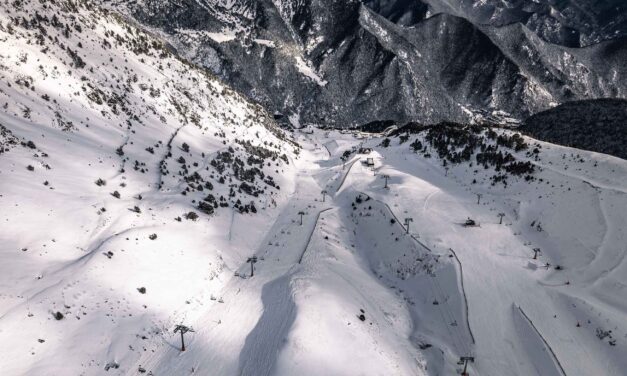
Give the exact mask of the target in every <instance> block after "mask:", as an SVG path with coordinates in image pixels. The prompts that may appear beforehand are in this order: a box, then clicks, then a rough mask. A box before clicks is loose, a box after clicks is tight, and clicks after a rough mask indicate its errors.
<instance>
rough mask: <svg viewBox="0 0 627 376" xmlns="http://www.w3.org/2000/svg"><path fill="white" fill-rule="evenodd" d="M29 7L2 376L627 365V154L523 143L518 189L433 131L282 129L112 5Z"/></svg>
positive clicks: (2, 316)
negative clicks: (454, 155)
mask: <svg viewBox="0 0 627 376" xmlns="http://www.w3.org/2000/svg"><path fill="white" fill-rule="evenodd" d="M20 4H21V5H20ZM20 4H18V5H16V6H14V7H9V6H7V5H4V6H2V7H1V8H0V9H1V11H2V12H1V14H0V15H1V18H0V24H1V26H2V27H0V45H1V46H2V50H3V51H4V52H3V53H2V55H1V57H0V63H1V66H0V76H1V77H2V80H1V81H0V96H2V109H1V110H0V223H1V225H0V355H1V356H0V370H1V373H2V374H3V375H41V374H44V375H48V374H51V375H77V374H78V375H102V374H112V375H137V374H153V375H187V374H198V375H295V374H298V375H451V374H459V373H460V371H461V369H462V365H460V364H459V363H458V361H459V360H460V357H463V356H470V357H473V358H474V362H471V363H469V364H468V367H469V368H468V370H469V372H470V374H471V375H569V376H572V375H624V374H625V372H624V369H626V367H627V360H626V359H625V357H624V356H623V354H624V353H625V350H627V343H626V338H627V321H626V320H625V316H626V315H627V304H626V303H625V302H626V301H627V299H626V298H627V290H626V289H625V286H626V285H627V280H626V277H625V276H626V275H627V270H626V268H627V266H626V265H625V262H624V259H625V252H626V251H627V249H626V246H625V245H626V244H627V239H626V237H627V234H626V233H625V224H626V223H627V218H626V217H627V212H626V211H625V210H624V208H625V207H627V180H626V179H625V176H627V162H625V161H624V160H621V159H618V158H613V157H609V156H606V155H602V154H596V153H590V152H584V151H580V150H575V149H570V148H566V147H561V146H557V145H552V144H548V143H543V142H539V141H536V140H532V139H528V138H525V141H526V142H527V143H528V144H529V145H530V149H531V148H537V149H538V152H537V153H531V152H530V149H529V150H519V151H511V150H510V151H511V152H512V154H513V155H514V157H515V158H516V160H518V161H521V162H529V163H530V164H532V165H533V166H534V168H535V170H534V172H533V173H532V174H531V175H532V176H531V178H529V179H526V178H525V177H523V176H519V177H516V176H513V175H512V176H508V177H507V184H504V183H502V182H500V181H499V180H496V182H495V180H494V178H493V177H494V174H495V173H500V172H495V171H494V170H493V169H492V167H490V166H487V165H486V168H484V167H483V166H481V165H480V164H477V162H476V154H473V155H472V158H470V159H469V161H470V162H469V161H466V162H461V163H450V162H446V163H445V162H444V160H443V157H441V156H440V155H439V154H438V151H437V150H435V148H434V147H433V145H431V144H429V137H428V136H427V133H424V132H423V133H421V132H416V133H403V132H402V130H401V132H400V133H396V132H397V131H393V132H391V133H390V134H395V135H388V136H387V137H386V136H384V135H377V134H373V135H367V134H363V133H359V132H355V133H350V132H339V131H329V130H318V129H314V130H313V131H312V132H308V133H305V132H300V131H298V130H294V131H286V130H282V129H280V128H279V127H278V126H277V125H276V124H275V123H274V121H273V120H272V118H271V116H270V115H269V114H267V113H266V112H265V111H264V110H263V109H262V108H260V107H259V106H257V105H255V104H252V103H250V102H249V101H248V100H247V99H246V98H244V97H243V96H241V95H239V94H238V93H237V92H235V91H233V90H231V89H230V88H228V87H227V86H225V85H224V84H222V83H221V82H219V80H217V79H216V78H215V77H212V76H210V75H208V74H207V73H206V72H204V71H201V70H197V69H196V68H194V67H193V66H190V65H189V64H188V63H186V62H185V61H182V60H180V59H179V58H177V57H176V56H175V55H173V54H172V53H171V52H170V51H168V48H167V46H165V45H163V44H162V43H161V42H160V41H159V40H157V39H155V38H154V37H153V36H151V35H149V34H146V33H144V32H143V31H141V30H138V29H136V28H135V27H134V26H132V25H129V24H127V23H126V22H125V21H124V20H123V19H121V18H120V17H118V16H116V15H114V14H111V13H109V12H106V11H103V10H100V9H98V8H97V7H96V8H92V7H89V6H87V5H89V4H87V5H85V4H82V3H81V4H78V3H74V2H71V1H57V2H55V3H50V4H45V5H44V4H42V3H39V2H34V1H31V2H22V3H20ZM35 11H36V13H35ZM42 30H44V31H42ZM79 43H80V46H79ZM68 48H69V49H70V51H71V52H68ZM488 132H489V131H488V130H485V129H482V130H479V131H478V133H477V135H478V137H486V139H489V137H488V136H487V135H488ZM493 132H496V133H495V135H496V134H498V135H505V136H511V135H512V134H513V132H512V131H508V130H500V129H496V130H493ZM490 140H491V141H487V142H488V143H489V144H490V143H491V144H490V145H492V144H493V143H494V141H493V140H492V139H490ZM416 141H420V145H424V148H423V147H420V148H418V147H414V146H411V145H418V143H417V142H416ZM484 146H485V145H484ZM360 147H366V148H372V150H373V151H372V152H371V153H370V154H367V155H365V154H359V153H358V152H357V151H358V149H359V148H360ZM461 148H462V147H461V146H460V150H461ZM419 149H420V150H419ZM506 149H507V148H506V147H501V150H506ZM508 150H509V149H508ZM347 151H348V153H346V154H345V152H347ZM474 153H476V151H475V152H474ZM367 158H372V159H373V162H374V166H371V167H369V166H367V165H366V164H365V163H364V162H365V161H366V159H367ZM501 172H502V171H501ZM384 176H388V182H387V187H385V178H384ZM322 191H326V195H324V199H323V194H322ZM478 194H480V195H481V196H477V195H478ZM478 199H479V200H478ZM300 212H302V213H303V214H302V224H301V216H300V215H299V213H300ZM499 213H503V214H504V216H503V221H502V223H499V222H500V217H499V216H498V214H499ZM406 218H411V221H410V222H408V225H407V223H405V220H406ZM468 218H472V219H473V220H475V222H476V225H475V226H464V223H465V221H466V220H467V219H468ZM534 248H538V249H540V251H541V252H540V254H539V256H538V258H537V259H534V258H533V256H534V251H533V249H534ZM252 256H256V257H257V262H256V263H255V264H254V265H253V267H254V276H252V277H251V276H250V271H251V265H250V263H248V262H247V260H248V259H249V258H250V257H252ZM558 266H559V268H558ZM178 324H183V325H187V326H190V327H192V328H193V329H194V331H193V332H189V333H187V334H185V341H186V347H187V350H186V351H185V352H181V351H180V336H179V334H178V333H174V327H175V326H176V325H178Z"/></svg>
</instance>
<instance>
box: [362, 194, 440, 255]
mask: <svg viewBox="0 0 627 376" xmlns="http://www.w3.org/2000/svg"><path fill="white" fill-rule="evenodd" d="M359 193H360V194H362V195H366V196H367V197H368V198H370V199H372V200H375V201H376V202H378V203H380V204H383V205H385V207H386V208H387V209H388V211H389V212H390V214H392V216H393V217H394V219H395V220H396V223H398V225H399V226H401V228H402V229H403V231H404V232H407V228H406V227H404V226H403V223H402V222H401V221H400V220H399V219H398V217H397V216H396V214H394V211H393V210H392V208H390V206H389V205H388V204H387V203H385V202H383V201H381V200H378V199H376V198H372V197H370V195H369V194H367V193H364V192H361V191H360V192H359ZM409 236H411V238H412V239H414V241H415V242H416V243H418V244H419V245H420V246H422V247H423V248H424V249H426V250H427V251H429V252H431V253H435V252H433V250H432V249H431V248H429V247H427V245H426V244H424V243H423V242H421V241H420V240H418V238H416V237H415V236H414V235H413V234H411V233H410V234H409Z"/></svg>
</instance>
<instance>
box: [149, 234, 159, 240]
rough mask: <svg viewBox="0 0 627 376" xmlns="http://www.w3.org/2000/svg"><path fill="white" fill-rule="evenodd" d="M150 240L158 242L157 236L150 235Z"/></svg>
mask: <svg viewBox="0 0 627 376" xmlns="http://www.w3.org/2000/svg"><path fill="white" fill-rule="evenodd" d="M148 239H150V240H156V239H157V234H150V235H148Z"/></svg>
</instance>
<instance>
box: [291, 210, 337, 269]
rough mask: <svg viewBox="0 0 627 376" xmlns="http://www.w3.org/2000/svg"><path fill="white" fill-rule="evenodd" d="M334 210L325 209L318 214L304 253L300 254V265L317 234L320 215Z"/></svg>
mask: <svg viewBox="0 0 627 376" xmlns="http://www.w3.org/2000/svg"><path fill="white" fill-rule="evenodd" d="M331 209H333V208H326V209H323V210H321V211H319V212H318V215H317V216H316V222H315V223H314V226H313V228H312V229H311V232H310V233H309V237H308V238H307V243H305V247H304V248H303V252H302V253H301V254H300V257H299V258H298V263H299V264H301V263H302V262H303V257H305V253H306V252H307V248H309V243H310V242H311V238H312V237H313V234H314V232H316V227H318V220H319V219H320V214H322V213H324V212H325V211H328V210H331Z"/></svg>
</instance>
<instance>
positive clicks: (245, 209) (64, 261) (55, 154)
mask: <svg viewBox="0 0 627 376" xmlns="http://www.w3.org/2000/svg"><path fill="white" fill-rule="evenodd" d="M0 9H1V13H0V49H1V51H2V53H1V57H0V76H1V81H0V93H1V94H0V96H1V102H2V104H1V105H2V109H1V110H0V129H1V131H0V151H1V152H0V218H1V219H0V221H1V223H2V224H1V227H0V229H1V231H0V258H1V262H0V263H1V265H2V269H1V277H0V286H1V287H0V317H1V318H0V354H2V355H1V356H0V365H1V366H0V369H2V373H3V374H10V375H21V374H82V373H84V372H91V373H99V372H102V371H103V370H104V369H105V367H106V366H107V365H109V367H108V368H111V367H115V366H116V364H124V365H125V366H127V365H128V361H126V359H133V355H135V356H138V355H139V353H140V352H144V351H152V350H153V348H152V347H151V346H152V345H149V344H148V343H149V341H151V340H152V339H153V338H154V337H155V336H161V335H163V332H164V331H166V330H167V331H171V330H172V327H171V323H173V322H179V321H182V320H184V319H185V316H186V312H187V311H188V310H190V309H194V308H195V307H196V308H197V307H198V306H202V305H206V304H209V302H211V300H210V296H211V293H212V292H214V291H217V290H216V289H217V288H218V287H219V286H221V284H222V283H224V282H225V280H226V277H225V275H228V276H229V277H230V276H232V274H233V270H232V269H233V268H235V267H237V266H239V264H240V263H241V262H242V260H243V259H245V257H247V256H249V255H250V253H252V247H255V246H256V245H257V242H258V241H259V240H260V237H261V236H262V234H263V233H264V229H265V228H266V226H267V221H268V220H267V218H268V216H274V215H276V214H271V213H275V212H278V211H279V210H280V209H281V207H282V206H283V205H284V204H285V202H286V200H287V197H288V195H289V194H290V192H291V191H292V190H293V180H294V179H293V175H294V173H295V172H294V165H293V160H294V159H295V158H297V153H298V146H297V145H296V144H294V143H293V142H291V141H289V140H288V139H287V138H286V137H285V135H284V134H283V132H282V131H281V130H279V129H278V128H277V127H276V126H275V125H274V122H273V121H272V120H271V117H270V116H269V115H268V114H267V113H266V112H265V111H264V110H263V109H261V108H260V107H258V106H257V105H253V104H251V103H250V102H248V101H247V100H246V99H245V98H244V97H242V96H241V95H239V94H238V93H236V92H234V91H232V90H231V89H229V88H228V87H226V86H225V85H223V84H221V83H220V82H218V81H217V80H216V79H214V78H213V77H211V76H210V75H208V74H207V73H205V72H204V71H202V70H199V69H196V68H194V67H193V66H190V65H188V64H186V63H185V62H183V61H181V60H179V59H177V58H176V57H175V56H173V55H172V54H171V53H170V52H168V50H167V47H166V46H164V45H163V44H162V43H161V42H159V41H158V40H155V39H154V38H152V37H151V36H149V35H147V34H145V33H143V32H141V31H139V30H138V29H136V28H135V27H133V26H131V25H129V24H127V23H125V22H124V21H123V20H121V19H120V18H119V17H118V16H116V15H113V14H108V13H107V12H103V11H100V10H98V9H97V8H96V7H94V4H89V3H83V2H74V1H56V2H52V3H51V2H45V3H40V2H38V1H19V2H13V3H11V5H9V4H3V5H2V7H1V8H0ZM243 234H245V236H243ZM235 239H237V241H235ZM216 294H217V292H216ZM125 363H126V364H125ZM125 370H128V368H125ZM135 371H136V370H135Z"/></svg>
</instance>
